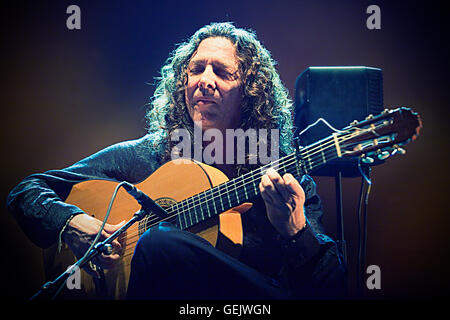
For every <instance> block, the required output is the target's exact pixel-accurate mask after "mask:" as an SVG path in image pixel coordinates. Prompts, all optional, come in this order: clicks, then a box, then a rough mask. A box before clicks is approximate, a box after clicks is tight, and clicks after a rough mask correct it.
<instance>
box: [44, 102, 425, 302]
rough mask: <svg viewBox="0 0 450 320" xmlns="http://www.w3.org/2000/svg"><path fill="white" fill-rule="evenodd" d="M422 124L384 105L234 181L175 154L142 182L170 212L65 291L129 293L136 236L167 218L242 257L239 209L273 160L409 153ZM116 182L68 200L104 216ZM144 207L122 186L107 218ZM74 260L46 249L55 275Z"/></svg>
mask: <svg viewBox="0 0 450 320" xmlns="http://www.w3.org/2000/svg"><path fill="white" fill-rule="evenodd" d="M421 126H422V125H421V120H420V117H419V116H418V115H417V114H416V113H414V112H412V111H411V109H409V108H404V107H402V108H398V109H395V110H385V111H384V112H383V113H381V114H380V115H378V116H369V117H367V118H366V120H364V121H362V122H356V121H355V122H353V123H352V124H351V125H350V126H348V127H346V128H344V129H342V130H339V131H338V132H336V133H333V134H332V135H331V136H329V137H327V138H325V139H322V140H320V141H318V142H316V143H313V144H312V145H310V146H307V147H298V148H297V149H296V151H295V152H294V153H292V154H290V155H288V156H285V157H283V158H281V159H279V160H278V161H275V162H272V163H270V164H268V165H265V166H263V167H261V168H259V169H257V170H254V171H251V172H249V173H247V174H244V175H242V176H239V177H237V178H235V179H233V180H228V178H227V176H226V175H225V174H224V173H222V172H221V171H220V170H218V169H216V168H213V167H211V166H208V165H206V164H203V163H200V162H197V161H194V160H189V159H178V160H173V161H170V162H168V163H166V164H165V165H163V166H161V167H160V168H159V169H158V170H156V171H155V172H154V173H153V174H152V175H150V176H149V177H148V178H147V179H145V180H144V181H142V182H141V183H139V184H137V185H136V186H137V187H138V188H139V189H140V190H142V191H143V192H145V193H146V194H148V195H149V196H150V197H151V198H152V199H154V200H155V201H156V202H157V203H158V204H159V205H160V206H161V207H163V208H164V209H166V211H167V212H168V213H169V216H168V217H167V218H164V219H160V218H159V217H158V216H156V215H154V214H150V215H148V216H147V217H146V218H144V219H143V220H141V221H140V222H139V223H136V224H134V225H133V226H132V227H130V228H129V229H128V230H127V232H126V234H124V235H123V236H124V238H123V239H122V242H123V243H124V245H123V250H122V252H121V257H122V258H121V260H120V262H119V263H118V265H117V266H116V267H115V268H114V269H111V270H105V271H104V272H102V274H103V278H102V279H101V281H98V280H97V281H96V283H94V281H93V279H91V277H90V276H89V275H88V274H87V273H86V272H85V271H81V279H82V280H81V286H82V289H81V290H68V289H67V288H64V289H63V291H62V292H61V293H60V298H84V299H85V298H88V297H97V298H102V299H104V298H116V299H120V298H124V297H125V294H126V289H127V285H128V278H129V274H130V263H131V258H132V255H133V252H134V248H135V246H136V243H137V241H138V239H139V237H140V236H141V235H142V234H143V233H144V232H145V231H146V230H147V229H149V228H150V227H152V226H155V225H157V224H158V223H159V222H161V221H163V220H164V221H169V222H171V223H172V224H174V225H176V226H177V227H178V228H180V229H183V230H188V231H191V232H194V233H196V234H198V235H200V236H201V237H203V238H205V239H206V240H208V241H209V242H210V243H211V244H213V245H214V246H216V247H217V248H219V249H220V250H223V251H225V252H226V253H228V254H230V255H233V256H238V255H239V249H240V248H241V246H242V241H243V231H242V224H241V214H243V213H245V212H246V211H247V210H248V209H249V208H250V207H251V203H250V202H249V201H251V200H252V198H254V197H255V196H257V195H258V194H259V188H258V185H259V182H260V180H261V177H262V175H263V174H264V173H265V171H266V170H267V169H268V168H269V167H273V168H275V169H276V170H277V171H278V172H279V173H280V174H281V175H283V174H285V173H291V174H293V175H294V176H296V177H300V176H302V175H303V174H309V173H311V172H312V171H313V170H315V169H316V168H318V167H320V166H322V165H324V164H326V163H327V162H329V161H331V160H333V159H337V158H341V157H355V156H361V157H362V158H363V159H370V158H369V157H376V156H378V157H379V158H380V159H384V158H386V157H388V156H390V155H393V154H395V153H397V152H399V153H404V149H402V148H401V146H402V145H404V144H406V143H408V142H410V141H411V140H414V139H415V138H416V137H417V136H418V134H419V130H420V128H421ZM117 184H118V182H114V181H106V180H90V181H85V182H81V183H78V184H76V185H74V186H73V188H72V190H71V192H70V194H69V196H68V198H67V199H66V201H65V202H67V203H70V204H73V205H76V206H78V207H79V208H81V209H82V210H83V211H84V212H86V213H89V214H91V215H92V216H94V217H95V218H97V219H99V220H103V219H104V217H105V214H106V211H107V207H108V204H109V199H110V197H111V195H112V194H113V191H114V189H115V187H116V186H117ZM139 209H140V206H139V204H138V203H137V202H136V201H135V200H134V199H133V198H132V197H131V196H130V195H129V194H128V193H127V192H126V191H125V190H123V189H120V190H119V192H118V194H117V197H116V200H115V201H114V204H113V206H112V209H111V212H110V217H109V219H108V223H110V224H117V223H119V222H120V221H123V220H129V219H131V217H132V216H133V214H134V212H136V211H138V210H139ZM75 261H76V260H75V257H74V255H73V254H72V252H71V251H70V249H68V248H67V247H64V248H62V250H61V251H60V252H58V250H57V249H56V246H55V247H53V248H50V249H46V250H44V269H45V273H46V277H47V278H48V279H54V278H55V277H56V276H58V275H59V274H61V272H63V271H64V270H65V269H67V267H68V266H70V265H72V264H73V263H74V262H75Z"/></svg>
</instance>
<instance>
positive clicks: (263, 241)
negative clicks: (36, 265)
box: [7, 135, 345, 298]
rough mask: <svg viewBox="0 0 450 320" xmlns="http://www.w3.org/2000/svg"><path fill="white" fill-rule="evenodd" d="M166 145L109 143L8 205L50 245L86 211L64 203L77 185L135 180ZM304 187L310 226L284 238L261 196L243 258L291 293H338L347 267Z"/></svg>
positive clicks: (30, 180)
mask: <svg viewBox="0 0 450 320" xmlns="http://www.w3.org/2000/svg"><path fill="white" fill-rule="evenodd" d="M162 150H163V145H161V144H155V143H154V139H153V138H152V136H151V135H145V136H144V137H142V138H140V139H137V140H132V141H126V142H122V143H118V144H115V145H112V146H110V147H107V148H105V149H103V150H101V151H99V152H97V153H95V154H93V155H91V156H89V157H87V158H85V159H83V160H81V161H79V162H77V163H75V164H74V165H72V166H70V167H68V168H65V169H61V170H50V171H47V172H45V173H40V174H33V175H30V176H28V177H27V178H25V179H24V180H23V181H22V182H20V183H19V184H18V185H17V186H16V187H15V188H14V189H13V190H12V191H11V192H10V194H9V196H8V199H7V205H8V209H9V210H10V212H11V213H12V214H13V215H14V216H15V218H16V219H17V221H18V223H19V225H20V226H21V228H22V229H23V230H24V232H25V233H26V234H27V236H28V237H29V238H30V240H31V241H32V242H34V243H35V244H36V245H38V246H40V247H43V248H46V247H49V246H51V245H52V244H54V243H55V242H57V241H60V239H59V236H60V233H61V230H62V229H63V228H64V226H65V224H66V223H67V221H68V219H69V218H70V217H72V216H73V215H76V214H80V213H83V211H82V210H81V209H79V208H78V207H76V206H74V205H70V204H67V203H65V202H64V200H65V199H66V198H67V196H68V195H69V193H70V191H71V188H72V186H73V185H74V184H76V183H79V182H82V181H86V180H91V179H104V180H112V181H128V182H130V183H133V184H136V183H139V182H141V181H143V180H145V179H146V178H147V177H148V176H150V175H151V174H152V173H153V172H154V171H155V170H157V169H158V168H159V167H160V166H161V165H162V164H163V161H162V160H161V159H162V157H161V154H162ZM300 183H301V185H302V188H303V189H304V191H305V196H306V201H305V206H304V207H305V215H306V217H307V226H306V228H305V229H304V230H302V231H300V233H299V234H298V235H297V236H296V237H295V238H294V239H284V238H282V237H281V236H280V235H279V234H278V233H277V232H276V230H275V229H274V228H273V226H272V225H271V224H270V222H269V220H268V219H267V215H266V210H265V207H264V202H263V201H262V199H261V197H258V198H256V199H254V205H253V207H252V209H250V210H249V211H248V212H247V213H245V214H243V216H242V221H243V228H244V244H243V248H242V253H241V257H240V260H241V261H242V262H244V263H246V264H247V265H249V266H251V267H253V268H255V269H257V270H258V271H260V272H262V273H264V274H266V275H269V276H271V277H273V278H274V279H277V280H278V281H280V282H281V283H283V285H284V286H286V287H287V288H289V289H290V291H292V293H293V297H306V298H316V297H336V296H341V294H342V293H343V290H344V288H345V268H344V266H343V264H342V262H341V258H340V255H339V252H338V250H337V247H336V245H335V243H334V242H333V240H332V239H330V238H329V237H327V236H326V235H324V234H323V228H322V226H321V222H320V219H321V217H322V206H321V202H320V198H319V196H318V195H317V192H316V186H315V183H314V181H313V180H312V179H311V177H309V176H306V175H305V176H303V177H301V179H300Z"/></svg>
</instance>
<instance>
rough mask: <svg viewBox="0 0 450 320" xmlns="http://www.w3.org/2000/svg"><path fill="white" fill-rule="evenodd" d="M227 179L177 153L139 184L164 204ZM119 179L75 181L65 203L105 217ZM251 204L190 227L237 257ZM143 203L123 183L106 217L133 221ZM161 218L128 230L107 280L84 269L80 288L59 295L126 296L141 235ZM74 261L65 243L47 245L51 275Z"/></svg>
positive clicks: (46, 263) (47, 266) (47, 268)
mask: <svg viewBox="0 0 450 320" xmlns="http://www.w3.org/2000/svg"><path fill="white" fill-rule="evenodd" d="M226 181H228V178H227V176H226V175H225V174H224V173H222V172H221V171H220V170H218V169H216V168H213V167H211V166H208V165H205V164H203V163H200V162H196V161H193V160H188V159H178V160H174V161H170V162H168V163H166V164H164V165H163V166H161V167H160V168H159V169H158V170H156V171H155V172H154V173H153V174H152V175H150V176H149V177H148V178H147V179H145V180H144V181H142V182H141V183H139V184H136V186H137V188H139V189H140V190H142V191H143V192H144V193H146V194H147V195H148V196H149V197H151V198H152V199H153V200H155V201H156V202H157V203H158V204H159V205H160V206H162V207H163V208H168V207H170V206H172V205H174V204H175V203H177V202H179V201H182V200H184V199H187V198H189V197H191V196H194V195H196V194H199V193H200V192H203V191H205V190H208V189H210V188H212V187H214V186H217V185H219V184H221V183H224V182H226ZM117 185H118V183H117V182H113V181H107V180H90V181H85V182H81V183H78V184H76V185H74V186H73V188H72V190H71V192H70V194H69V196H68V197H67V199H66V203H69V204H73V205H76V206H77V207H79V208H80V209H82V210H83V211H84V212H85V213H87V214H89V215H92V216H94V217H95V218H97V219H99V220H101V221H103V219H104V218H105V215H106V212H107V208H108V205H109V202H110V199H111V196H112V195H113V192H114V189H115V188H116V186H117ZM250 207H251V204H250V203H244V204H242V205H240V206H238V207H235V208H233V209H230V210H227V211H225V212H224V213H221V214H219V215H218V216H215V217H214V218H211V219H209V220H206V221H205V222H202V223H199V224H197V225H195V226H193V227H191V228H190V229H188V231H191V232H194V233H196V234H198V235H199V236H201V237H202V238H204V239H206V240H208V241H209V242H210V243H211V244H212V245H214V246H215V247H217V248H218V249H220V250H222V251H224V252H226V253H228V254H230V255H232V256H235V257H237V256H238V255H239V249H240V248H241V246H242V241H243V231H242V223H241V213H244V212H245V211H247V210H248V209H250ZM139 209H140V205H139V204H138V203H137V202H136V200H135V199H134V198H133V197H131V196H130V195H129V194H128V193H127V192H126V191H125V190H124V189H123V188H120V189H119V192H118V193H117V196H116V199H115V201H114V204H113V206H112V208H111V212H110V216H109V218H108V221H107V222H108V223H109V224H118V223H120V222H121V221H123V220H127V221H128V220H130V219H131V218H132V216H133V214H134V213H135V212H136V211H138V210H139ZM158 223H159V219H158V218H157V217H156V216H154V215H153V216H150V217H149V218H144V219H143V220H142V221H141V222H139V223H135V224H134V225H133V226H131V227H130V228H129V229H128V230H127V232H126V234H125V235H124V242H125V245H124V250H123V252H122V258H121V260H120V262H119V263H118V265H117V266H116V267H115V268H114V269H111V270H105V271H104V279H103V280H102V281H100V282H97V285H95V284H94V281H93V279H92V278H91V277H90V276H89V275H88V274H87V273H86V272H85V271H84V270H82V271H81V290H77V289H72V290H69V289H67V288H64V289H63V291H62V292H61V293H60V295H59V297H62V298H80V297H82V298H88V297H89V298H96V297H97V298H103V299H104V298H115V299H122V298H124V297H125V295H126V289H127V286H128V279H129V274H130V263H131V258H132V256H133V252H134V248H135V245H136V243H137V240H138V239H139V237H140V236H141V235H142V234H143V233H144V232H145V231H146V230H147V229H148V228H150V227H151V226H153V225H157V224H158ZM75 261H76V259H75V256H74V255H73V254H72V252H71V250H70V249H69V248H68V247H67V246H66V245H65V246H64V247H63V248H62V249H61V251H60V252H58V250H57V248H56V245H55V246H54V247H52V248H50V249H46V250H44V269H45V273H46V277H47V278H48V279H49V280H53V279H54V278H55V277H57V276H58V275H59V274H61V273H62V272H63V271H64V270H66V269H67V268H68V267H69V266H70V265H72V264H73V263H74V262H75ZM99 287H100V288H99Z"/></svg>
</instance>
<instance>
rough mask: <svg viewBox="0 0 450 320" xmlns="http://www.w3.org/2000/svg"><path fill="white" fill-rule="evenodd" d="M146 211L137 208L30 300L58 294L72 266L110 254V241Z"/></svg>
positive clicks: (70, 272)
mask: <svg viewBox="0 0 450 320" xmlns="http://www.w3.org/2000/svg"><path fill="white" fill-rule="evenodd" d="M147 214H148V213H147V212H146V211H144V210H139V211H138V212H136V213H135V214H134V215H133V218H131V219H130V220H129V221H128V222H127V223H126V224H124V225H123V226H122V227H121V228H119V229H118V230H117V231H116V232H114V233H113V234H112V235H110V236H109V237H108V238H107V239H105V240H104V241H102V242H99V243H97V244H96V245H95V246H94V248H93V249H92V250H91V251H90V252H89V253H88V254H87V255H85V256H83V257H82V258H81V259H80V260H78V261H77V262H75V264H73V265H72V267H71V268H69V269H67V270H66V271H64V272H63V273H62V274H61V275H60V276H59V277H57V278H56V279H55V280H54V281H49V282H47V283H45V284H44V285H43V286H42V287H41V289H40V290H39V291H38V292H37V293H36V294H35V295H34V296H32V297H31V298H30V300H38V299H41V300H43V299H52V298H54V296H55V295H57V294H58V292H59V289H60V288H61V286H63V285H64V283H65V282H66V280H67V279H68V278H69V277H70V276H71V274H72V273H73V272H74V267H78V268H80V269H81V268H82V267H83V266H85V265H86V264H87V263H89V261H91V260H92V259H93V258H95V257H96V256H97V255H98V254H100V253H105V254H110V253H111V251H112V247H111V243H112V242H113V241H114V240H115V239H116V238H118V237H119V236H120V235H121V234H122V233H124V232H125V231H126V230H127V229H128V228H129V227H131V226H132V225H133V224H134V223H135V222H137V221H139V220H141V219H142V218H144V217H145V216H146V215H147Z"/></svg>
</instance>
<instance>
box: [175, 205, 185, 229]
mask: <svg viewBox="0 0 450 320" xmlns="http://www.w3.org/2000/svg"><path fill="white" fill-rule="evenodd" d="M175 206H176V207H177V208H176V209H175V211H176V212H178V202H177V203H176V204H175V205H174V206H173V207H175ZM177 218H178V227H179V228H180V229H183V224H182V222H181V215H180V214H179V213H178V214H177Z"/></svg>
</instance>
